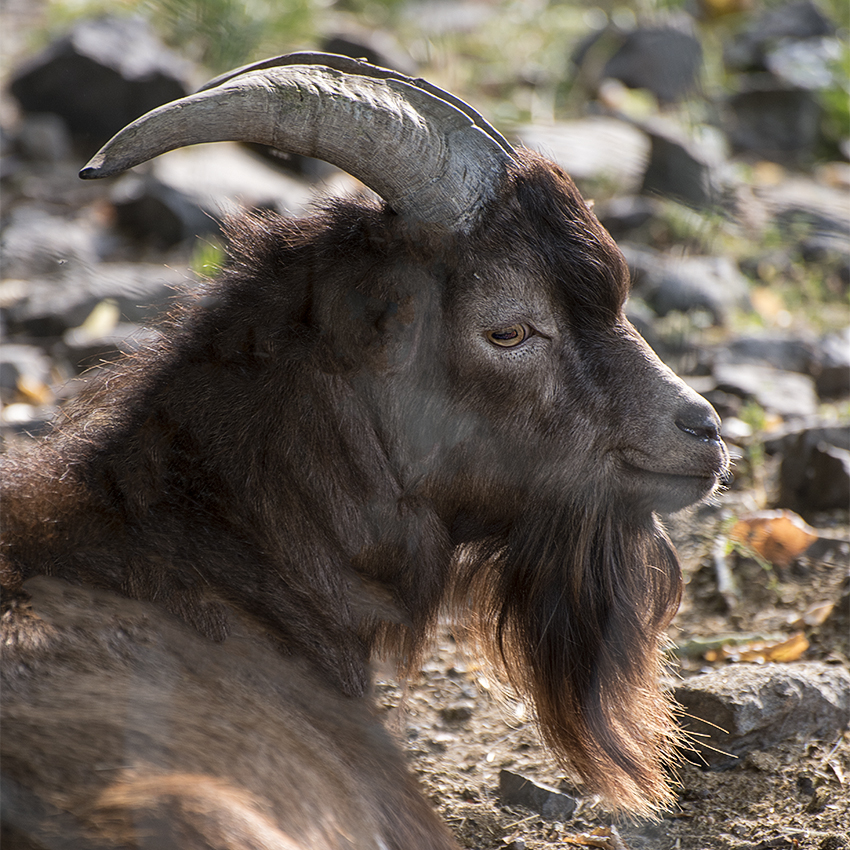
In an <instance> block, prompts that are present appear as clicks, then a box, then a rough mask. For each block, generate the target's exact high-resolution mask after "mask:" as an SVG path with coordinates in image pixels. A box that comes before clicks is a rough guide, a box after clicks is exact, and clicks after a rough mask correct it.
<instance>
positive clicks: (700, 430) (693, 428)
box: [676, 417, 720, 441]
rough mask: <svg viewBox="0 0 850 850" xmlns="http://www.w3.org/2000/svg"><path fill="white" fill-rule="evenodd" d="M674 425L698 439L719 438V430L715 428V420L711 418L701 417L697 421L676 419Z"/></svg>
mask: <svg viewBox="0 0 850 850" xmlns="http://www.w3.org/2000/svg"><path fill="white" fill-rule="evenodd" d="M676 427H677V428H678V429H679V430H680V431H684V432H685V433H686V434H690V435H691V436H692V437H696V438H697V439H698V440H714V441H716V440H719V439H720V432H719V431H718V428H717V422H716V421H715V420H714V419H713V418H711V419H710V418H708V417H702V418H701V419H700V420H699V421H693V420H692V421H687V422H686V421H684V420H682V419H677V420H676Z"/></svg>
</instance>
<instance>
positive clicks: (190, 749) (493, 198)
mask: <svg viewBox="0 0 850 850" xmlns="http://www.w3.org/2000/svg"><path fill="white" fill-rule="evenodd" d="M218 140H244V141H250V142H257V143H264V144H270V145H273V146H275V147H277V148H280V149H282V150H286V151H292V152H295V153H302V154H307V155H311V156H317V157H320V158H322V159H325V160H328V161H330V162H332V163H334V164H337V165H340V166H341V167H343V168H345V169H347V170H349V171H350V172H351V173H352V174H354V175H355V176H356V177H358V178H359V179H360V180H362V181H363V182H364V183H365V184H366V185H367V186H369V187H371V188H372V189H373V190H375V192H376V193H377V195H378V196H380V200H377V199H376V200H374V201H371V200H362V199H361V200H347V201H341V200H338V201H333V202H329V203H327V204H326V205H324V206H323V207H322V208H321V209H319V210H318V211H316V212H315V213H314V214H312V215H310V216H308V217H305V218H303V219H301V220H295V219H290V218H286V217H283V216H278V215H274V214H269V213H254V214H245V215H243V216H242V217H240V218H238V219H236V220H234V221H232V222H231V223H230V224H229V260H228V262H227V264H226V267H225V268H224V270H223V271H222V273H221V275H220V277H219V279H218V280H216V281H210V282H208V283H207V284H206V287H205V289H204V291H203V292H202V294H201V295H200V296H199V297H198V299H197V302H196V303H194V304H193V305H191V306H189V307H188V308H182V309H178V310H177V311H176V312H175V313H174V314H173V315H172V316H171V317H170V319H169V325H168V328H167V332H166V333H164V335H163V337H164V338H163V341H162V342H160V343H157V344H155V345H153V346H152V347H151V349H150V350H148V351H146V352H144V353H141V354H138V355H135V356H134V357H132V358H128V359H125V360H124V361H123V362H122V363H121V364H120V366H119V367H117V369H116V370H114V371H111V372H109V373H108V374H107V375H106V377H104V378H102V379H100V380H96V381H94V382H93V385H92V386H91V387H90V388H89V389H88V390H87V391H86V393H85V394H84V396H83V397H81V398H80V399H79V400H78V401H77V402H76V403H75V404H73V405H71V406H70V407H69V408H68V409H67V410H66V412H65V413H64V416H63V419H62V421H61V423H60V424H59V425H57V427H56V428H55V430H54V432H53V433H52V434H51V435H50V436H48V437H47V438H45V439H44V440H43V441H42V442H41V443H40V444H39V445H37V446H36V447H35V448H34V449H32V450H31V451H29V452H28V453H23V454H20V455H19V456H15V457H11V458H9V459H8V460H7V461H6V466H5V472H4V492H3V510H4V522H3V525H4V529H3V544H2V559H3V560H2V568H3V574H2V576H3V581H2V584H3V588H4V614H3V630H4V633H3V641H4V653H3V677H4V678H3V697H4V718H3V737H2V747H3V793H4V806H3V819H4V820H3V823H4V826H3V829H4V832H3V838H4V842H8V843H4V848H6V847H9V848H16V847H27V848H32V847H39V848H52V847H57V846H62V847H87V848H88V847H93V848H116V847H157V848H163V847H179V848H196V847H197V848H201V847H203V848H206V847H214V848H286V850H293V849H294V848H298V850H308V849H309V850H344V848H348V850H351V848H357V850H426V848H427V850H448V848H455V847H457V845H456V844H455V843H454V841H453V839H452V838H451V836H450V835H449V833H448V830H447V829H446V828H445V827H444V826H443V825H442V824H441V822H440V821H439V818H438V817H437V815H436V813H434V812H433V811H432V809H431V807H430V805H429V804H428V802H427V801H426V800H425V798H424V796H423V795H422V794H421V792H420V791H419V790H418V789H417V785H416V783H415V781H414V780H413V778H412V777H411V776H410V774H409V773H408V771H407V769H406V768H405V766H404V763H403V758H402V756H401V754H400V752H398V750H397V748H396V747H395V746H394V745H393V744H392V743H391V741H390V739H389V737H388V735H387V734H386V733H385V731H384V730H383V728H382V726H381V724H380V722H379V720H378V719H377V717H376V711H375V706H374V702H373V698H372V696H371V695H370V684H369V664H370V659H374V658H376V657H392V658H395V659H397V660H398V665H399V669H400V674H401V675H407V674H409V673H410V672H411V671H412V670H416V669H417V664H418V663H419V660H420V659H421V658H422V654H423V652H425V651H426V650H427V647H428V642H429V638H430V636H432V634H433V632H434V628H435V625H436V623H437V620H438V616H439V615H440V613H441V611H443V610H445V609H446V606H450V607H451V608H453V609H454V610H455V611H457V612H459V616H460V615H462V616H464V617H465V618H466V622H467V624H468V627H469V629H470V631H471V633H472V634H473V636H474V638H475V639H476V640H477V641H478V642H479V644H480V646H481V648H482V650H483V651H484V652H485V653H486V654H487V656H488V657H489V658H490V659H491V660H492V662H493V663H494V664H495V665H496V667H497V668H498V669H499V670H500V671H501V674H502V675H504V676H505V677H506V680H507V681H508V682H509V683H510V684H511V685H512V686H513V687H514V688H515V689H516V691H517V692H518V693H519V694H520V695H522V696H523V697H524V698H526V699H527V700H528V701H529V703H530V705H532V706H533V707H534V709H535V713H536V718H537V721H538V723H539V727H540V729H541V732H542V735H543V738H544V740H545V742H546V743H547V744H548V746H550V747H551V748H552V750H553V752H554V753H555V754H556V755H557V756H558V757H559V759H560V760H561V762H562V763H563V764H564V765H565V766H566V767H567V768H568V769H570V770H572V771H573V772H574V773H575V774H576V775H577V776H578V777H579V778H580V779H581V780H582V781H583V782H584V783H585V785H586V787H587V788H588V789H589V790H591V791H593V792H597V793H600V794H602V795H604V796H605V798H606V799H607V800H608V801H609V802H610V804H611V805H612V806H613V807H615V808H618V809H624V810H631V811H637V812H649V811H653V810H656V809H657V807H659V806H663V805H664V804H665V803H667V802H668V801H669V800H670V791H669V788H668V783H667V781H666V779H665V767H666V766H667V764H668V763H669V761H670V760H671V758H672V756H673V753H674V748H675V746H676V744H677V732H676V726H675V722H674V718H673V708H672V706H671V704H670V702H669V700H668V698H667V697H666V696H665V695H664V694H663V692H662V690H661V689H660V687H659V681H658V679H659V671H660V663H661V653H660V643H661V641H662V640H663V632H664V629H665V628H666V626H667V625H668V623H669V621H670V619H671V617H672V616H673V613H674V612H675V610H676V608H677V606H678V602H679V597H680V584H681V578H680V571H679V566H678V562H677V559H676V555H675V553H674V550H673V548H672V546H671V544H670V542H669V541H668V538H667V537H666V536H665V534H664V532H663V530H662V528H661V526H660V524H659V522H658V520H657V519H656V516H655V512H656V511H674V510H678V509H681V508H683V507H685V506H686V505H689V504H692V503H694V502H696V501H698V500H700V499H703V498H705V497H707V496H708V495H709V494H711V493H712V492H714V491H715V490H716V489H717V488H718V487H719V486H721V485H722V484H723V483H724V482H725V480H726V477H727V475H728V454H727V452H726V449H725V447H724V445H723V443H722V441H721V440H720V438H719V436H718V428H719V422H718V420H717V417H716V415H715V413H714V411H713V410H712V408H711V407H710V405H708V403H707V402H706V401H705V400H703V399H702V398H701V397H700V396H698V395H697V394H696V393H694V392H693V391H692V390H691V389H690V388H688V387H687V386H686V385H685V384H684V383H683V382H682V381H681V380H680V379H679V378H677V377H676V376H675V375H674V374H673V373H672V372H671V371H670V370H669V369H668V368H667V367H666V366H664V365H663V364H662V363H661V361H660V360H659V359H658V358H657V357H656V356H655V354H654V353H653V352H652V351H651V350H650V349H649V347H648V346H647V345H646V344H645V343H644V342H643V340H642V339H641V338H640V336H639V335H638V334H637V332H636V331H635V330H634V329H633V328H632V326H631V325H630V324H629V323H628V321H627V320H626V319H625V317H624V314H623V303H624V301H625V299H626V297H627V294H628V290H629V275H628V269H627V266H626V264H625V262H624V260H623V257H622V255H621V253H620V252H619V250H618V249H617V247H616V245H615V244H614V242H613V241H612V240H611V238H610V237H609V236H608V234H607V233H606V232H605V230H604V229H603V228H602V227H601V225H600V224H599V223H598V221H597V220H596V218H595V217H594V216H593V214H592V212H590V210H589V208H588V206H587V204H586V203H585V202H584V200H583V199H582V197H581V196H580V194H579V192H578V190H577V189H576V188H575V186H574V184H573V183H572V181H571V180H570V179H569V177H568V176H567V175H566V174H564V173H563V172H562V170H561V169H560V168H559V167H558V166H556V165H555V164H553V163H551V162H549V161H547V160H546V159H544V158H543V157H541V156H539V155H537V154H535V153H532V152H530V151H527V150H523V149H520V148H514V147H513V146H511V145H510V144H509V143H508V142H507V141H505V140H504V139H503V138H502V137H501V136H500V135H499V134H498V133H497V131H496V130H495V129H493V128H492V127H491V126H490V125H489V124H487V122H486V121H484V119H483V118H481V116H480V115H478V114H477V113H476V112H474V111H473V110H472V109H471V108H470V107H469V106H467V105H466V104H465V103H463V102H462V101H459V100H457V99H456V98H454V97H453V96H452V95H450V94H448V93H446V92H443V91H441V90H440V89H437V88H436V87H434V86H431V85H429V84H428V83H426V82H424V81H422V80H414V79H410V78H406V77H403V76H402V75H400V74H397V73H395V72H391V71H387V70H385V69H379V68H375V67H372V66H370V65H367V64H365V63H362V62H357V61H354V60H348V59H345V58H342V57H336V56H331V55H325V54H293V55H291V56H288V57H279V58H277V59H274V60H269V61H267V62H263V63H259V64H257V65H253V66H247V67H246V68H243V69H239V70H237V71H235V72H233V73H232V74H229V75H226V76H224V77H222V78H219V79H217V80H214V81H213V82H212V83H210V84H208V86H207V87H205V88H204V89H202V90H201V91H199V92H197V93H196V94H194V95H191V96H189V97H187V98H185V99H183V100H180V101H177V102H175V103H173V104H167V105H165V106H163V107H160V108H159V109H157V110H154V111H152V112H150V113H148V114H147V115H146V116H143V117H142V118H141V119H139V120H138V121H136V122H134V123H133V124H131V125H129V126H128V127H126V128H125V129H124V130H122V131H121V132H120V133H119V134H118V135H117V136H116V137H115V138H114V139H112V140H111V141H110V142H109V143H107V145H106V146H105V147H104V148H103V149H102V150H101V152H100V153H99V154H98V155H97V156H96V157H95V158H94V159H93V160H92V161H91V163H90V164H89V165H88V166H87V167H86V168H85V169H84V170H83V171H82V172H81V175H82V176H83V177H100V176H109V175H111V174H115V173H118V172H120V171H122V170H124V169H126V168H129V167H131V166H133V165H136V164H138V163H140V162H143V161H145V160H147V159H150V158H151V157H154V156H156V155H158V154H160V153H162V152H164V151H166V150H170V149H172V148H175V147H179V146H182V145H189V144H194V143H196V142H206V141H218Z"/></svg>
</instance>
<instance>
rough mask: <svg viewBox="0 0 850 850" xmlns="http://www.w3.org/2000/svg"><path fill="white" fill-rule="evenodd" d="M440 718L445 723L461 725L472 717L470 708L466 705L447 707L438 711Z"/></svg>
mask: <svg viewBox="0 0 850 850" xmlns="http://www.w3.org/2000/svg"><path fill="white" fill-rule="evenodd" d="M440 716H441V717H442V718H443V720H445V721H446V723H462V722H463V721H465V720H469V719H470V718H471V717H472V706H471V705H468V704H466V703H459V704H458V705H447V706H444V707H443V708H441V709H440Z"/></svg>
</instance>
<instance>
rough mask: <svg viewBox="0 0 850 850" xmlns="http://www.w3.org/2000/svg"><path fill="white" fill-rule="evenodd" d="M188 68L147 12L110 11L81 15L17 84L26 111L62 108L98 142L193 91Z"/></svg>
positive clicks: (73, 125)
mask: <svg viewBox="0 0 850 850" xmlns="http://www.w3.org/2000/svg"><path fill="white" fill-rule="evenodd" d="M188 71H189V66H188V65H187V63H186V62H184V61H183V60H181V59H179V58H178V57H177V56H176V54H174V53H172V52H171V51H169V50H168V49H167V48H166V47H165V46H164V45H163V44H162V43H161V42H160V41H159V39H158V38H157V37H156V36H155V35H154V33H153V31H152V30H151V29H150V27H149V26H148V25H147V23H145V22H144V21H143V20H142V19H141V18H126V17H125V18H122V17H102V18H97V19H93V20H85V21H82V22H80V23H78V24H77V25H76V26H75V27H74V28H73V29H72V30H71V32H70V33H68V35H66V36H64V37H62V38H60V39H58V40H57V41H54V42H53V43H52V44H50V45H49V46H48V47H47V49H46V50H45V51H44V52H43V53H41V54H40V55H38V56H36V57H35V58H33V59H31V60H30V61H28V62H27V63H25V64H24V65H23V66H22V67H20V68H18V69H17V70H16V72H15V73H14V75H13V77H12V81H11V84H10V87H9V88H10V91H11V93H12V94H13V95H14V97H15V98H16V99H17V100H18V102H19V103H20V105H21V107H22V109H23V110H24V111H25V112H52V113H55V114H56V115H60V116H61V117H62V118H63V119H64V120H65V122H66V123H67V125H68V128H69V129H70V130H71V132H72V133H73V134H74V135H76V136H78V137H79V138H81V139H84V140H86V143H87V147H90V148H95V147H98V146H100V145H101V144H103V143H104V142H105V141H107V140H108V139H109V138H110V137H111V136H112V135H114V134H115V133H116V132H118V130H120V129H121V128H122V127H123V126H124V125H126V124H129V123H130V122H131V121H133V120H134V119H136V118H138V117H139V116H140V115H143V114H144V113H145V112H147V111H148V110H150V109H153V108H154V107H156V106H159V105H160V104H163V103H166V102H168V101H171V100H175V99H176V98H179V97H183V96H184V95H186V94H187V93H188V86H187V85H186V82H185V81H186V79H187V77H188Z"/></svg>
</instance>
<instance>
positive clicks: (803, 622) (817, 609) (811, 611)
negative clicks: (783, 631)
mask: <svg viewBox="0 0 850 850" xmlns="http://www.w3.org/2000/svg"><path fill="white" fill-rule="evenodd" d="M833 608H835V603H834V602H818V603H816V604H815V605H810V606H809V607H808V608H807V609H806V610H805V611H804V612H803V613H802V614H801V615H800V616H799V617H795V618H794V619H793V620H792V621H791V625H792V626H793V627H794V628H795V629H801V628H803V626H810V627H812V628H814V627H815V626H820V625H821V624H822V623H824V622H826V618H827V617H828V616H829V615H830V614H831V613H832V610H833Z"/></svg>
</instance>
